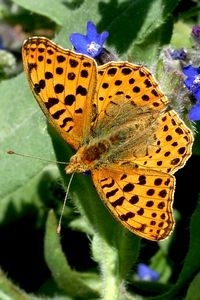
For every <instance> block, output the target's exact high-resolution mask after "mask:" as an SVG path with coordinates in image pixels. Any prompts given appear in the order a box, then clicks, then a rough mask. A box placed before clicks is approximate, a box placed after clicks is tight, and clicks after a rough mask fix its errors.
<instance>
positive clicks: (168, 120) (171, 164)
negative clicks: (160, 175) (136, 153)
mask: <svg viewBox="0 0 200 300" xmlns="http://www.w3.org/2000/svg"><path fill="white" fill-rule="evenodd" d="M193 141H194V138H193V134H192V132H191V131H190V129H189V128H188V127H187V126H186V125H185V123H184V122H183V121H182V120H181V119H180V118H179V116H178V115H177V113H176V112H175V111H174V110H170V111H168V112H166V113H164V114H163V115H161V116H160V117H159V120H158V125H157V129H156V131H155V134H154V142H153V143H152V144H151V145H148V147H147V154H146V155H145V156H144V157H137V158H136V159H134V162H135V163H136V164H138V165H139V166H144V167H147V168H151V169H154V170H158V171H161V172H166V173H170V174H173V173H175V172H176V171H177V170H178V169H180V168H182V167H183V166H184V165H185V163H186V161H187V160H188V158H189V157H190V156H191V154H192V145H193Z"/></svg>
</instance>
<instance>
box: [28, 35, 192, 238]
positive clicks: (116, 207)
mask: <svg viewBox="0 0 200 300" xmlns="http://www.w3.org/2000/svg"><path fill="white" fill-rule="evenodd" d="M22 55H23V63H24V70H25V73H26V75H27V78H28V81H29V83H30V87H31V89H32V92H33V94H34V96H35V98H36V100H37V101H38V103H39V105H40V107H41V109H42V110H43V112H44V114H45V115H46V117H47V118H48V121H49V122H50V123H51V125H52V126H54V127H55V128H56V129H57V131H58V133H59V134H60V135H61V136H62V137H63V139H64V140H65V141H66V142H67V143H68V144H70V145H71V146H72V147H73V148H74V149H76V150H77V152H76V154H75V155H73V156H72V157H71V159H70V162H69V164H68V165H67V167H66V169H65V170H66V173H67V174H69V173H73V172H84V171H87V170H90V171H91V174H92V178H93V181H94V185H95V187H96V189H97V191H98V193H99V195H100V197H101V199H102V200H103V201H104V203H105V205H106V206H107V207H108V208H109V210H110V211H111V213H112V214H113V215H114V217H115V218H116V219H117V220H118V221H120V222H121V223H122V224H123V225H124V226H125V227H126V228H128V229H129V230H130V231H132V232H134V233H135V234H138V235H139V236H141V237H144V238H146V239H149V240H155V241H156V240H161V239H164V238H166V237H167V236H168V235H169V234H170V233H171V232H172V230H173V227H174V219H173V215H172V203H173V196H174V189H175V178H174V176H173V175H172V174H173V173H175V172H176V171H177V170H178V169H180V168H181V167H183V166H184V164H185V163H186V161H187V159H188V158H189V157H190V155H191V147H192V144H193V135H192V133H191V131H190V130H189V129H188V128H187V126H186V125H185V123H184V122H183V121H182V120H181V119H180V118H179V117H178V115H177V114H176V112H175V111H174V110H172V109H170V108H169V107H168V103H169V100H168V99H167V97H166V96H165V95H164V94H163V93H162V91H161V90H160V88H159V86H158V84H157V82H156V80H155V78H154V77H153V75H152V74H151V72H150V71H149V70H148V69H147V68H145V67H143V66H140V65H135V64H131V63H129V62H122V61H117V62H108V63H106V64H104V65H101V66H97V64H96V62H95V60H94V59H92V58H90V57H88V56H86V55H83V54H78V53H75V52H73V51H70V50H66V49H63V48H62V47H60V46H58V45H56V44H54V43H53V42H51V41H50V40H48V39H46V38H43V37H33V38H29V39H28V40H26V41H25V43H24V45H23V49H22Z"/></svg>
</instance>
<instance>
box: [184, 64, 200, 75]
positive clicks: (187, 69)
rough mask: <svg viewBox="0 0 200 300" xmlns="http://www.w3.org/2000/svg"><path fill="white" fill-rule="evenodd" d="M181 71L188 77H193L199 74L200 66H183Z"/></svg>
mask: <svg viewBox="0 0 200 300" xmlns="http://www.w3.org/2000/svg"><path fill="white" fill-rule="evenodd" d="M183 73H184V74H185V75H186V76H188V77H195V76H197V75H199V74H200V68H195V67H193V66H191V65H188V66H186V67H183Z"/></svg>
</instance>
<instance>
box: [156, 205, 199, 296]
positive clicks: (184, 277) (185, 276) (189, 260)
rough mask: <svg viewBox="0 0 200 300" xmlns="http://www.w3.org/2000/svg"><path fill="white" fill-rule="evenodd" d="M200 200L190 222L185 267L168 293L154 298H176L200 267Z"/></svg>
mask: <svg viewBox="0 0 200 300" xmlns="http://www.w3.org/2000/svg"><path fill="white" fill-rule="evenodd" d="M199 215H200V202H198V206H197V208H196V211H195V212H194V213H193V216H192V219H191V224H190V243H189V250H188V253H187V255H186V258H185V260H184V264H183V268H182V270H181V273H180V275H179V277H178V280H177V281H176V283H175V284H174V285H173V286H172V288H171V289H169V290H168V292H167V293H165V294H163V295H161V296H158V297H155V298H153V299H154V300H165V299H175V298H176V296H177V295H178V294H179V293H180V290H181V289H184V288H185V286H186V284H187V283H188V282H190V281H191V278H192V277H193V276H194V274H196V272H198V270H199V269H200V259H199V245H200V235H199V234H198V233H199V228H200V218H199Z"/></svg>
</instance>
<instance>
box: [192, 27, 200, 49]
mask: <svg viewBox="0 0 200 300" xmlns="http://www.w3.org/2000/svg"><path fill="white" fill-rule="evenodd" d="M192 37H193V38H194V40H195V41H196V42H197V43H198V44H199V43H200V25H195V26H193V27H192Z"/></svg>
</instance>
